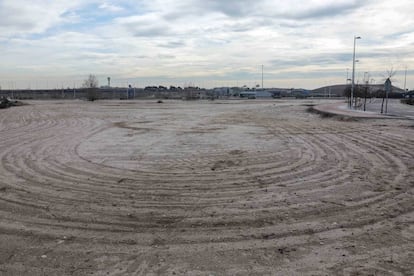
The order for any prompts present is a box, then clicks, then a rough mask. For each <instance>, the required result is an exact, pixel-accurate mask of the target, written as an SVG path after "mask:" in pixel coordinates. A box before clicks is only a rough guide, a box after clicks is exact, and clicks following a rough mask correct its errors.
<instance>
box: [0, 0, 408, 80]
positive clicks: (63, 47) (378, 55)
mask: <svg viewBox="0 0 414 276" xmlns="http://www.w3.org/2000/svg"><path fill="white" fill-rule="evenodd" d="M62 2H65V3H62ZM412 14H414V7H412V5H410V1H409V0H405V1H398V2H396V3H390V2H389V1H385V0H381V1H371V0H370V1H365V2H360V1H352V0H347V1H345V0H336V1H334V0H331V1H327V0H324V1H323V0H319V1H317V0H312V1H300V0H293V1H274V0H257V1H250V0H239V1H219V0H211V1H204V0H153V1H142V2H136V1H130V0H123V1H117V2H116V5H115V4H112V3H111V2H109V1H94V0H90V1H80V0H74V1H70V2H69V3H66V1H51V0H50V1H48V0H46V1H40V0H37V1H30V2H29V1H23V0H14V1H11V0H4V1H0V41H1V44H0V51H2V53H5V55H6V58H5V59H4V60H3V59H2V64H1V65H0V73H3V76H5V72H6V71H7V78H13V76H14V77H15V78H16V79H22V78H30V77H33V76H36V77H38V76H39V75H48V74H50V75H54V76H56V77H58V75H59V74H60V75H61V77H62V79H64V78H67V77H70V76H73V75H74V74H79V75H81V74H88V73H91V72H93V73H96V74H104V75H107V74H111V75H113V76H116V77H118V78H127V79H131V78H140V77H144V78H148V79H151V81H156V80H158V81H159V82H160V83H161V82H163V81H164V80H165V79H163V78H166V79H167V80H168V81H173V80H174V79H176V80H183V79H200V80H203V79H204V80H207V79H209V80H210V79H214V78H216V79H217V80H218V81H221V80H223V79H224V78H226V79H228V80H229V81H230V82H232V81H237V80H240V82H246V83H249V82H251V83H254V82H255V81H256V79H259V78H260V77H259V74H258V72H259V69H258V68H259V67H260V65H261V64H264V65H265V68H266V72H267V77H268V78H269V79H268V80H267V83H268V84H269V85H274V86H282V85H287V84H289V85H290V86H294V87H299V86H310V87H316V86H319V85H323V84H324V83H326V82H327V81H330V82H333V81H343V80H345V74H346V68H349V67H350V66H351V59H352V46H353V36H354V34H357V35H360V36H362V38H363V39H362V40H360V41H358V45H357V55H358V56H359V59H360V63H359V64H358V69H359V70H363V71H370V72H373V74H378V73H379V72H380V71H383V70H384V68H386V67H387V66H388V65H387V64H397V65H398V66H400V64H412V63H413V61H414V53H413V52H412V50H411V49H412V48H413V46H414V27H413V26H414V18H413V17H412ZM82 23H83V24H82ZM35 34H37V36H35V37H32V36H33V35H35ZM6 66H7V68H16V69H15V70H6V69H5V68H6ZM282 77H283V79H282ZM326 78H330V79H329V80H328V79H326ZM0 81H1V79H0ZM291 82H292V83H291ZM293 82H296V83H293ZM211 83H212V84H214V81H212V82H211ZM211 83H210V84H211ZM408 83H409V84H411V85H412V86H414V79H412V78H411V77H409V80H408Z"/></svg>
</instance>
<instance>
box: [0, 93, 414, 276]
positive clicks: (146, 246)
mask: <svg viewBox="0 0 414 276" xmlns="http://www.w3.org/2000/svg"><path fill="white" fill-rule="evenodd" d="M312 103H315V102H313V101H312V100H295V101H283V100H274V101H260V100H246V101H241V100H237V101H236V100H235V101H214V102H207V101H206V102H183V101H166V102H164V103H162V104H158V103H156V101H155V100H153V101H135V102H129V101H128V102H126V101H98V102H93V103H90V102H82V101H72V102H71V101H37V102H30V105H27V106H22V107H15V108H10V109H7V110H1V111H0V137H1V139H0V160H1V163H0V275H412V273H413V271H414V223H413V221H414V212H413V211H414V197H413V187H414V121H412V120H397V119H392V120H389V119H369V120H361V119H359V120H356V119H353V120H341V119H340V118H321V117H320V116H319V115H316V114H311V113H308V112H306V110H307V108H308V106H307V105H309V104H312ZM322 103H323V102H322Z"/></svg>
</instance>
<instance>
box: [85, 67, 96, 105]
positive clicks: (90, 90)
mask: <svg viewBox="0 0 414 276" xmlns="http://www.w3.org/2000/svg"><path fill="white" fill-rule="evenodd" d="M98 85H99V83H98V79H97V78H96V76H95V75H92V74H90V75H89V76H88V78H87V79H86V80H84V82H83V84H82V87H83V88H84V89H86V98H87V99H88V101H94V100H97V99H98Z"/></svg>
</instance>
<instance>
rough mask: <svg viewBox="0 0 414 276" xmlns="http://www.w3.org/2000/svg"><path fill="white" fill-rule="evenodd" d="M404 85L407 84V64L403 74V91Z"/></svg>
mask: <svg viewBox="0 0 414 276" xmlns="http://www.w3.org/2000/svg"><path fill="white" fill-rule="evenodd" d="M406 85H407V65H406V66H405V74H404V93H405V92H406V91H407V90H406Z"/></svg>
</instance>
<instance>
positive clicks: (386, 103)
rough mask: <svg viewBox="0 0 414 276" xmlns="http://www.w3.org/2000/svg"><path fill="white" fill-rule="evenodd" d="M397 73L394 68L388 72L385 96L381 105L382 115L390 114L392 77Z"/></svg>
mask: <svg viewBox="0 0 414 276" xmlns="http://www.w3.org/2000/svg"><path fill="white" fill-rule="evenodd" d="M396 73H397V71H395V70H394V69H393V68H392V67H391V69H390V70H387V75H386V80H385V83H384V91H385V93H384V96H383V98H382V104H381V114H382V113H385V114H387V113H388V95H389V94H390V93H391V92H392V77H394V75H395V74H396ZM384 101H385V112H384Z"/></svg>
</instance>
